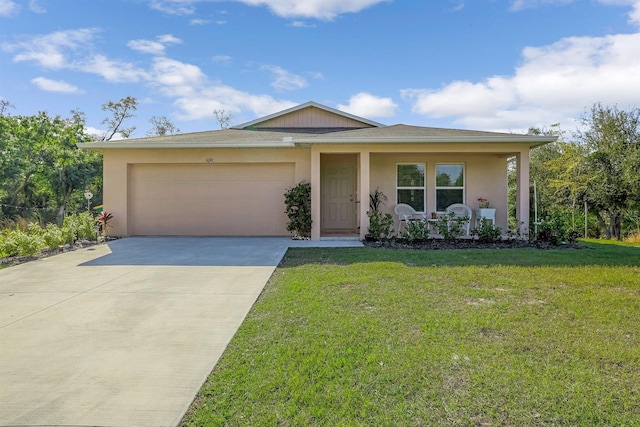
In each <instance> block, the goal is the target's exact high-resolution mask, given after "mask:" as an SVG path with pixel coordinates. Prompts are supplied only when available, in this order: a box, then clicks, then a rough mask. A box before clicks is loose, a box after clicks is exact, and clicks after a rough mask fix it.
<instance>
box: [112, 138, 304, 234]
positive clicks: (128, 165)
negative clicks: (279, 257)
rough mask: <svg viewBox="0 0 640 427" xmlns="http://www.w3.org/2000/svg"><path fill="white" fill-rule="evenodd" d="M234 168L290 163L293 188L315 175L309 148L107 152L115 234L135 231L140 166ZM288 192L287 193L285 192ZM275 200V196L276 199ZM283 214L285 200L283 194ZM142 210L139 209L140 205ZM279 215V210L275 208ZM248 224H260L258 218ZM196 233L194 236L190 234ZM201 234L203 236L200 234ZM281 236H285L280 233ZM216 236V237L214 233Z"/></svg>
mask: <svg viewBox="0 0 640 427" xmlns="http://www.w3.org/2000/svg"><path fill="white" fill-rule="evenodd" d="M145 164H146V165H150V164H156V165H163V164H164V165H194V166H198V165H210V166H215V165H233V164H238V165H241V164H289V165H290V168H291V171H292V180H291V183H292V184H291V185H294V184H295V183H297V182H300V181H302V180H306V181H309V180H310V175H311V165H310V150H309V149H280V150H276V149H235V148H234V149H215V150H214V149H166V150H158V149H149V150H143V149H130V150H114V151H111V150H105V152H104V182H105V186H104V203H103V204H104V209H105V211H107V212H111V213H113V215H114V219H113V221H112V225H113V227H112V228H110V229H109V232H110V233H111V234H112V235H116V236H129V235H132V234H133V233H134V232H135V230H134V229H133V225H134V224H133V221H134V217H133V210H132V208H133V207H135V203H136V201H135V198H136V195H135V194H133V193H132V191H131V190H132V188H133V181H132V179H134V177H133V174H134V169H135V167H136V165H145ZM282 193H284V191H283V192H282ZM274 197H275V196H274ZM280 197H281V200H280V201H276V202H275V203H276V204H278V205H279V204H280V203H281V209H280V210H281V211H282V212H283V211H284V197H283V196H282V195H280ZM138 208H139V206H138ZM273 210H274V212H275V208H273ZM245 221H260V219H259V218H258V217H252V218H245ZM190 234H193V233H190ZM196 234H200V233H196ZM280 234H281V233H280ZM210 235H215V234H210Z"/></svg>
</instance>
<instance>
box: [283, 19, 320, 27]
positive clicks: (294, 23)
mask: <svg viewBox="0 0 640 427" xmlns="http://www.w3.org/2000/svg"><path fill="white" fill-rule="evenodd" d="M289 26H291V27H296V28H315V27H316V25H315V24H308V23H306V22H304V21H292V22H291V23H290V24H289Z"/></svg>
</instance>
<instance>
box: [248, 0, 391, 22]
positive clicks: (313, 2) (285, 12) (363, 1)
mask: <svg viewBox="0 0 640 427" xmlns="http://www.w3.org/2000/svg"><path fill="white" fill-rule="evenodd" d="M237 1H240V2H241V3H245V4H248V5H251V6H267V7H268V8H269V9H271V11H272V12H273V13H275V14H276V15H278V16H282V17H284V18H294V17H305V18H316V19H324V20H331V19H333V18H335V17H336V16H338V15H342V14H344V13H357V12H360V11H361V10H363V9H366V8H368V7H370V6H373V5H376V4H378V3H382V2H385V1H388V0H305V1H299V0H237Z"/></svg>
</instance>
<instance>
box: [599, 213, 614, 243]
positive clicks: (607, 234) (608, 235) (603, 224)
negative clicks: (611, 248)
mask: <svg viewBox="0 0 640 427" xmlns="http://www.w3.org/2000/svg"><path fill="white" fill-rule="evenodd" d="M596 218H597V219H598V225H599V226H600V228H601V229H602V232H603V233H604V235H605V237H606V238H607V240H608V239H611V230H610V229H609V226H608V225H607V222H606V221H605V220H604V218H602V213H600V212H598V213H596Z"/></svg>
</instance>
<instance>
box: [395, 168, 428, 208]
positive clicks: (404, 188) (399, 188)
mask: <svg viewBox="0 0 640 427" xmlns="http://www.w3.org/2000/svg"><path fill="white" fill-rule="evenodd" d="M400 165H412V166H413V165H422V168H423V171H424V172H423V181H424V182H423V185H422V186H421V187H407V186H398V166H400ZM395 184H396V203H400V202H399V201H398V191H399V190H422V193H423V198H422V200H423V203H422V205H423V206H422V209H421V210H416V212H419V213H424V212H425V211H426V209H427V164H426V163H424V162H399V163H396V182H395Z"/></svg>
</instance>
